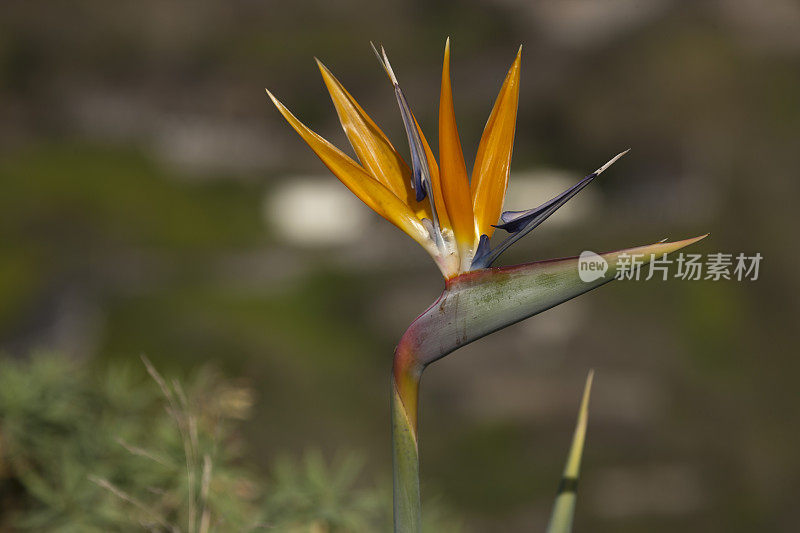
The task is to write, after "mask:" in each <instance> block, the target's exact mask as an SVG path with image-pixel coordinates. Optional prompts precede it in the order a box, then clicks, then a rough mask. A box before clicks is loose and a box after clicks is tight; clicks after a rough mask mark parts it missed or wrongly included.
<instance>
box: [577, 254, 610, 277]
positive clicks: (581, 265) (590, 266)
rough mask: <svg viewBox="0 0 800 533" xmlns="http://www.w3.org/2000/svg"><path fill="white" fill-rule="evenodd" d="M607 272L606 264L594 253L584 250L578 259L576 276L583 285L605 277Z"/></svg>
mask: <svg viewBox="0 0 800 533" xmlns="http://www.w3.org/2000/svg"><path fill="white" fill-rule="evenodd" d="M607 270H608V262H607V261H606V260H605V259H603V258H602V257H601V256H599V255H597V254H596V253H594V252H590V251H588V250H586V251H583V252H581V255H580V257H578V275H579V276H580V277H581V281H583V282H585V283H591V282H592V281H596V280H598V279H600V278H602V277H605V275H606V271H607Z"/></svg>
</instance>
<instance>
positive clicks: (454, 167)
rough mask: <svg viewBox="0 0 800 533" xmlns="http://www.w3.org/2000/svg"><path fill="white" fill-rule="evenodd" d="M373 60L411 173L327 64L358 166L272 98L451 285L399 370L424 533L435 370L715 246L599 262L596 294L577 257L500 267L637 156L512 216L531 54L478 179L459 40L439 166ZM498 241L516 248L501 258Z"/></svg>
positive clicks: (490, 134)
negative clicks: (633, 264) (463, 119)
mask: <svg viewBox="0 0 800 533" xmlns="http://www.w3.org/2000/svg"><path fill="white" fill-rule="evenodd" d="M373 51H374V52H375V55H376V56H377V58H378V61H379V62H380V64H381V66H382V67H383V69H384V70H385V72H386V74H387V76H388V77H389V80H390V81H391V83H392V85H393V88H394V93H395V98H396V99H397V103H398V106H399V108H400V114H401V117H402V120H403V126H404V128H405V132H406V137H407V141H408V145H409V151H410V161H411V166H410V167H409V165H408V164H406V162H405V161H404V160H403V158H402V156H401V155H400V154H399V153H398V152H397V150H396V149H395V147H394V146H393V145H392V143H391V142H390V141H389V139H388V138H387V137H386V135H385V134H384V133H383V131H381V129H380V128H379V127H378V125H377V124H376V123H375V122H374V121H373V120H372V119H371V118H370V117H369V115H367V113H366V112H365V111H364V109H363V108H362V107H361V106H360V105H359V104H358V102H356V101H355V99H354V98H353V97H352V96H351V95H350V93H348V92H347V90H346V89H345V88H344V87H343V86H342V84H341V83H340V82H339V80H337V79H336V78H335V77H334V75H333V74H332V73H331V72H330V70H328V69H327V68H326V67H325V66H324V65H323V64H322V63H321V62H320V61H319V60H317V65H318V66H319V69H320V72H321V73H322V78H323V80H324V82H325V85H326V86H327V89H328V92H329V93H330V96H331V99H332V100H333V104H334V107H335V108H336V111H337V114H338V116H339V120H340V122H341V124H342V127H343V128H344V132H345V134H346V136H347V138H348V140H349V141H350V144H351V145H352V147H353V149H354V151H355V153H356V156H357V157H358V160H359V161H360V164H359V163H357V162H356V161H354V160H353V159H351V158H350V157H348V156H347V155H346V154H344V153H343V152H342V151H341V150H339V149H338V148H336V147H335V146H333V145H332V144H331V143H329V142H328V141H326V140H325V139H323V138H322V137H320V136H319V135H318V134H316V133H315V132H313V131H312V130H311V129H309V128H308V127H307V126H305V125H304V124H303V123H302V122H300V121H299V120H298V119H297V118H296V117H295V116H294V115H293V114H292V113H291V112H290V111H289V110H288V109H287V108H286V107H285V106H284V105H283V104H282V103H281V102H280V101H278V99H277V98H275V96H273V95H272V93H270V92H269V90H267V94H268V95H269V97H270V98H271V99H272V101H273V103H274V104H275V106H276V107H277V108H278V111H280V113H281V114H282V115H283V117H284V118H285V119H286V120H287V121H288V122H289V124H290V125H291V126H292V127H293V128H294V129H295V131H296V132H297V133H298V134H299V135H300V137H301V138H302V139H303V140H304V141H305V142H306V143H307V144H308V146H309V147H310V148H311V149H312V150H313V151H314V153H316V155H317V156H318V157H319V158H320V159H321V160H322V162H323V163H324V164H325V166H327V167H328V169H330V171H331V172H332V173H333V174H334V175H335V176H336V177H338V178H339V180H341V181H342V183H344V184H345V186H347V187H348V188H349V189H350V190H351V191H352V192H353V193H354V194H355V195H356V196H357V197H358V198H359V199H361V200H362V201H363V202H364V203H365V204H367V205H368V206H369V207H370V208H371V209H372V210H374V211H375V212H376V213H378V214H379V215H381V216H382V217H383V218H385V219H386V220H388V221H389V222H391V223H392V224H394V225H395V226H397V227H398V228H400V229H401V230H402V231H404V232H405V233H406V234H408V235H409V236H410V237H411V238H412V239H414V240H415V241H416V242H417V243H419V244H420V245H421V246H422V247H423V248H424V249H425V251H426V252H428V254H430V256H431V257H432V258H433V260H434V262H435V263H436V265H437V266H438V267H439V270H440V271H441V272H442V275H443V276H444V278H445V288H444V291H443V292H442V294H441V295H440V296H439V298H438V299H437V300H436V301H435V302H434V303H433V304H432V305H431V306H430V307H429V308H428V309H427V310H426V311H425V312H423V313H422V314H421V315H420V316H419V317H417V319H416V320H415V321H414V322H413V323H412V324H411V325H410V327H409V328H408V329H407V330H406V332H405V334H404V335H403V337H402V338H401V340H400V342H399V343H398V345H397V348H396V350H395V354H394V361H393V369H392V379H391V394H392V403H391V405H392V449H393V455H392V456H393V472H394V476H393V477H394V527H395V531H403V532H406V531H414V532H415V531H419V530H420V528H421V519H420V516H421V515H420V512H421V506H420V493H419V448H418V434H417V412H418V396H419V384H420V378H421V376H422V372H423V370H424V369H425V367H426V366H427V365H429V364H430V363H432V362H434V361H436V360H438V359H441V358H442V357H444V356H445V355H447V354H449V353H451V352H453V351H454V350H456V349H457V348H459V347H461V346H464V345H466V344H468V343H470V342H472V341H474V340H476V339H478V338H480V337H483V336H485V335H488V334H489V333H492V332H494V331H497V330H499V329H502V328H504V327H506V326H508V325H511V324H514V323H516V322H518V321H520V320H523V319H525V318H527V317H530V316H532V315H534V314H536V313H539V312H541V311H544V310H546V309H549V308H551V307H554V306H556V305H558V304H560V303H563V302H565V301H567V300H569V299H571V298H574V297H575V296H578V295H580V294H583V293H584V292H588V291H589V290H591V289H593V288H596V287H599V286H600V285H602V284H604V283H606V282H608V281H611V280H612V279H614V275H615V273H616V272H617V267H618V263H619V258H620V256H622V255H623V254H627V255H628V256H630V255H633V254H641V255H642V257H643V258H644V261H645V262H646V261H648V260H649V259H650V258H652V257H655V256H657V255H658V256H661V255H663V254H666V253H669V252H673V251H675V250H678V249H680V248H683V247H684V246H688V245H690V244H692V243H694V242H697V241H698V240H700V239H702V238H704V237H705V235H703V236H700V237H695V238H691V239H686V240H682V241H676V242H663V241H662V242H658V243H655V244H651V245H646V246H640V247H637V248H629V249H625V250H619V251H616V252H608V253H604V254H600V255H601V256H602V257H603V259H605V260H606V261H607V262H608V265H609V266H608V271H607V272H606V275H605V276H603V277H601V278H599V279H597V280H595V281H591V282H584V281H582V280H581V279H580V277H579V274H578V259H577V258H576V257H571V258H565V259H551V260H547V261H539V262H533V263H526V264H522V265H516V266H508V267H499V268H498V267H492V264H493V263H494V262H495V261H496V260H497V258H498V257H499V256H500V254H501V253H502V252H503V251H505V250H506V249H507V248H508V247H509V246H511V245H512V244H514V243H515V242H516V241H518V240H519V239H520V238H521V237H523V236H524V235H526V234H528V233H529V232H530V231H531V230H533V229H534V228H536V227H537V226H539V225H540V224H541V223H542V222H544V221H545V220H546V219H547V218H548V217H549V216H550V215H552V214H553V213H554V212H555V211H556V210H558V208H560V207H561V206H562V205H564V204H565V203H566V202H567V201H568V200H570V199H571V198H572V197H574V196H575V195H576V194H578V193H579V192H580V191H581V190H582V189H583V188H584V187H586V186H587V185H588V184H589V183H591V182H592V180H594V179H595V178H596V177H597V176H599V175H600V174H601V173H603V171H605V170H606V169H608V167H609V166H611V165H612V164H613V163H614V162H616V161H617V160H618V159H619V158H620V157H622V156H623V155H624V154H626V153H627V150H626V151H625V152H622V153H620V154H618V155H616V156H615V157H613V158H612V159H611V160H610V161H608V162H607V163H606V164H604V165H602V166H601V167H600V168H598V169H597V170H596V171H594V172H592V173H591V174H589V175H588V176H586V177H584V178H583V179H582V180H580V181H578V182H577V183H576V184H575V185H574V186H572V187H570V188H569V189H567V190H566V191H564V192H562V193H561V194H559V195H557V196H555V197H554V198H551V199H550V200H548V201H546V202H544V203H543V204H541V205H540V206H538V207H535V208H533V209H529V210H526V211H503V201H504V197H505V192H506V188H507V185H508V178H509V169H510V163H511V155H512V151H513V145H514V134H515V129H516V115H517V107H518V101H519V79H520V64H521V55H522V47H521V46H520V48H519V51H518V52H517V56H516V58H515V59H514V62H513V63H512V65H511V67H510V69H509V70H508V73H507V74H506V77H505V79H504V81H503V83H502V86H501V87H500V92H499V94H498V96H497V99H496V100H495V104H494V107H493V109H492V111H491V114H490V115H489V119H488V121H487V122H486V127H485V128H484V131H483V135H482V137H481V140H480V143H479V145H478V151H477V154H476V157H475V164H474V166H473V169H472V175H471V177H470V176H469V175H468V173H467V169H466V165H465V163H464V156H463V152H462V149H461V142H460V140H459V135H458V129H457V127H456V120H455V111H454V108H453V98H452V87H451V81H450V40H449V39H448V40H447V43H446V45H445V50H444V62H443V67H442V82H441V93H440V97H439V132H438V135H439V137H438V141H439V158H438V161H437V159H436V158H435V157H434V155H433V152H432V150H431V148H430V145H429V143H428V141H427V139H426V138H425V135H424V134H423V132H422V129H421V128H420V125H419V123H418V122H417V120H416V118H415V116H414V113H413V112H412V110H411V107H410V106H409V104H408V101H407V100H406V97H405V95H404V94H403V91H402V89H401V88H400V85H399V83H398V81H397V77H396V75H395V73H394V70H393V69H392V66H391V64H390V63H389V59H388V57H387V55H386V51H385V50H384V49H383V47H380V50H379V49H377V48H376V47H375V46H374V45H373ZM496 229H500V230H502V231H504V232H506V233H507V236H506V238H505V239H503V240H501V241H500V243H499V244H497V245H496V246H494V247H492V246H491V238H492V236H493V234H494V233H495V230H496ZM590 382H591V376H590V379H589V380H587V389H586V391H585V393H584V400H583V401H582V403H581V413H580V416H579V422H578V426H577V428H576V434H575V438H574V440H573V444H572V448H571V451H570V454H569V459H568V463H567V467H566V469H565V478H564V479H563V480H562V485H561V489H560V490H559V495H558V498H557V500H556V505H555V507H554V509H553V516H552V518H551V523H550V526H549V528H548V531H551V532H557V531H570V530H571V524H572V514H573V509H574V485H575V482H576V481H577V475H578V472H577V470H578V465H579V464H580V455H581V450H582V447H583V439H584V435H585V430H586V410H587V408H588V389H589V385H590Z"/></svg>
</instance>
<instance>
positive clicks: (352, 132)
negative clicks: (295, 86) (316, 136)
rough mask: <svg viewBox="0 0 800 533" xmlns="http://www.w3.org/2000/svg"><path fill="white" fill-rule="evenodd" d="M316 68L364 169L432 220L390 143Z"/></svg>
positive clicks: (334, 82) (325, 73)
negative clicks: (416, 197)
mask: <svg viewBox="0 0 800 533" xmlns="http://www.w3.org/2000/svg"><path fill="white" fill-rule="evenodd" d="M317 66H318V67H319V70H320V73H322V79H323V80H324V81H325V85H326V87H327V88H328V92H329V93H330V95H331V100H333V105H334V106H335V107H336V112H337V113H338V115H339V121H340V122H341V123H342V128H343V129H344V132H345V134H346V135H347V138H348V139H349V140H350V144H351V145H352V146H353V149H354V150H355V152H356V155H357V156H358V159H359V160H360V161H361V164H362V165H364V169H365V170H366V171H367V172H369V173H370V174H371V175H372V176H373V177H374V178H375V179H376V180H378V181H379V182H380V183H382V184H383V185H385V186H386V187H387V188H388V189H389V190H390V191H392V192H393V193H394V194H395V196H397V197H398V198H400V199H401V200H403V201H404V202H406V204H407V205H409V206H411V207H412V209H413V210H414V211H417V212H418V213H419V215H420V216H425V217H427V218H431V215H430V214H429V211H430V208H429V207H428V206H427V204H426V203H425V202H417V201H416V199H415V194H414V190H413V189H412V188H411V169H409V168H408V165H407V164H406V163H405V161H403V158H402V157H401V156H400V154H399V153H397V150H395V148H394V146H392V143H391V142H390V141H389V139H388V138H387V137H386V135H385V134H384V133H383V131H381V129H380V128H379V127H378V125H377V124H375V122H374V121H373V120H372V119H371V118H370V117H369V115H367V113H366V112H365V111H364V109H363V108H362V107H361V106H360V105H359V104H358V102H356V100H355V99H354V98H353V97H352V96H351V95H350V93H349V92H347V90H346V89H345V88H344V87H343V86H342V84H341V83H340V82H339V80H337V79H336V77H335V76H334V75H333V74H332V73H331V71H330V70H328V68H327V67H326V66H325V65H323V64H322V62H321V61H320V60H319V59H317Z"/></svg>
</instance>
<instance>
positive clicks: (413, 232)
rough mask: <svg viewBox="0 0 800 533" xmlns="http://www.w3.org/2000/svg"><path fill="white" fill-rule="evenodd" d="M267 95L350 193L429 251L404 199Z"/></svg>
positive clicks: (427, 241) (424, 234)
mask: <svg viewBox="0 0 800 533" xmlns="http://www.w3.org/2000/svg"><path fill="white" fill-rule="evenodd" d="M267 94H268V95H269V97H270V98H271V99H272V102H273V103H274V104H275V107H277V108H278V111H280V112H281V114H282V115H283V117H284V118H285V119H286V121H287V122H288V123H289V124H290V125H291V126H292V127H293V128H294V130H295V131H296V132H297V133H298V134H299V135H300V137H302V139H303V140H304V141H305V142H306V144H308V146H309V147H310V148H311V149H312V150H314V153H316V154H317V157H319V158H320V159H321V160H322V162H323V163H324V164H325V166H326V167H328V169H329V170H330V171H331V172H333V174H334V175H335V176H336V177H337V178H339V180H340V181H341V182H342V183H344V184H345V185H346V186H347V188H348V189H350V190H351V191H352V192H353V194H355V195H356V196H358V198H359V199H360V200H361V201H362V202H364V203H365V204H367V205H368V206H369V207H370V208H371V209H372V210H373V211H375V212H376V213H378V214H379V215H381V216H382V217H383V218H385V219H386V220H388V221H389V222H391V223H392V224H394V225H395V226H397V227H398V228H400V229H401V230H403V231H404V232H406V233H407V234H408V235H409V236H410V237H411V238H412V239H414V240H415V241H417V242H418V243H420V244H421V245H422V246H423V247H424V248H425V249H426V250H428V251H429V252H430V251H431V246H432V241H431V240H430V237H429V235H428V231H427V230H426V229H425V226H423V225H422V223H421V222H420V220H419V219H418V218H417V217H416V215H415V214H414V212H413V211H412V210H411V208H410V207H408V206H407V205H406V204H405V202H403V201H402V200H401V199H400V198H398V197H397V196H395V194H394V193H393V192H392V191H390V190H389V189H388V188H386V186H384V185H383V184H381V183H379V182H378V181H377V180H376V179H375V178H373V177H372V176H370V175H369V174H368V173H367V172H366V171H365V170H364V169H363V168H361V167H360V166H359V165H358V163H356V162H355V161H353V160H352V159H350V158H349V157H347V155H345V154H344V153H343V152H342V151H341V150H339V149H338V148H336V147H335V146H333V145H332V144H331V143H329V142H328V141H326V140H325V139H323V138H322V137H320V136H319V135H317V134H316V133H314V132H313V131H311V130H310V129H309V128H308V127H307V126H306V125H305V124H303V123H302V122H300V121H299V120H298V119H297V117H295V116H294V115H292V113H291V112H290V111H289V110H288V109H286V107H285V106H284V105H283V104H282V103H280V102H279V101H278V99H277V98H275V97H274V96H273V95H272V93H271V92H269V91H267Z"/></svg>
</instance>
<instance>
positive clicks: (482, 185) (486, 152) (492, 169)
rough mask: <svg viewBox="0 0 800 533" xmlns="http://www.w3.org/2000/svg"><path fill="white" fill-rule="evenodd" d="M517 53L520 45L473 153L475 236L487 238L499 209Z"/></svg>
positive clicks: (515, 95)
mask: <svg viewBox="0 0 800 533" xmlns="http://www.w3.org/2000/svg"><path fill="white" fill-rule="evenodd" d="M521 56H522V47H521V46H520V47H519V52H517V58H516V59H515V60H514V63H513V64H512V65H511V68H510V69H509V70H508V74H506V79H505V80H504V81H503V85H502V87H501V88H500V93H499V94H498V95H497V100H496V101H495V103H494V108H493V109H492V113H491V115H489V120H488V121H487V122H486V127H485V128H484V130H483V136H482V137H481V142H480V144H479V145H478V154H477V155H476V156H475V166H474V167H473V169H472V181H471V184H470V188H471V190H472V209H473V210H474V212H475V224H476V225H477V229H478V235H481V234H485V235H487V236H488V237H491V236H492V233H494V227H492V224H497V221H498V220H499V218H500V213H501V212H502V210H503V199H504V197H505V194H506V187H507V186H508V171H509V167H510V165H511V152H512V150H513V148H514V131H515V129H516V123H517V103H518V101H519V70H520V58H521Z"/></svg>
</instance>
